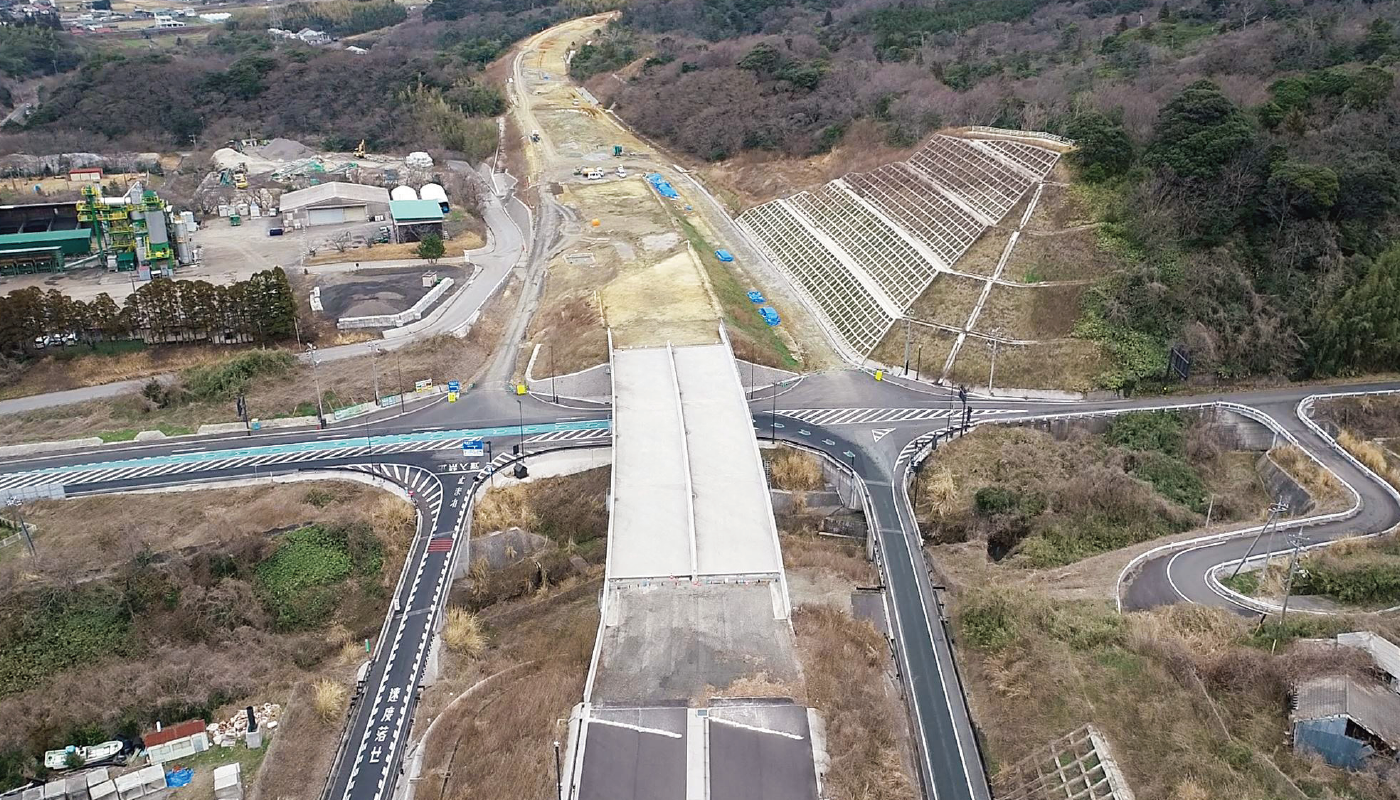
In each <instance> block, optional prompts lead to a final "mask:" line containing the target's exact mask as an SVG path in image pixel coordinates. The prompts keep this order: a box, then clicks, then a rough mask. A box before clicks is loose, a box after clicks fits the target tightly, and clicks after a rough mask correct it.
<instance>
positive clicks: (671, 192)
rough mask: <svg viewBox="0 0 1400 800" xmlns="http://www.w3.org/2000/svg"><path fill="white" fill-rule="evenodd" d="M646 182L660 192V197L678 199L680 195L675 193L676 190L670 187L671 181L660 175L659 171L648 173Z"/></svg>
mask: <svg viewBox="0 0 1400 800" xmlns="http://www.w3.org/2000/svg"><path fill="white" fill-rule="evenodd" d="M647 182H648V183H650V184H651V185H652V187H653V188H654V189H656V191H657V192H659V193H660V194H661V196H662V197H669V198H671V199H672V200H675V199H678V198H679V197H680V195H679V194H676V190H675V189H673V188H671V183H670V182H669V181H667V180H666V179H665V178H663V177H661V173H659V172H653V173H651V174H650V175H648V176H647Z"/></svg>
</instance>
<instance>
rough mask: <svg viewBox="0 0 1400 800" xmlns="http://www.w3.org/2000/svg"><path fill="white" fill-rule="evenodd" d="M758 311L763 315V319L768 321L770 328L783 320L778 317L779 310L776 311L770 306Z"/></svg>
mask: <svg viewBox="0 0 1400 800" xmlns="http://www.w3.org/2000/svg"><path fill="white" fill-rule="evenodd" d="M758 313H759V314H760V315H762V317H763V321H764V322H766V323H768V327H770V328H771V327H773V326H775V325H777V324H778V323H779V322H782V319H781V318H779V317H778V312H776V311H774V310H773V309H771V308H769V307H768V306H764V307H763V308H760V309H759V310H758Z"/></svg>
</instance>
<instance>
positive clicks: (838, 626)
mask: <svg viewBox="0 0 1400 800" xmlns="http://www.w3.org/2000/svg"><path fill="white" fill-rule="evenodd" d="M792 626H793V630H794V631H795V632H796V634H797V647H798V650H799V652H800V654H801V657H802V671H803V676H804V677H805V679H806V684H807V701H808V702H809V703H810V704H811V705H812V706H813V707H815V708H816V709H817V710H818V711H819V712H821V714H822V716H823V718H825V720H826V736H827V740H826V750H827V752H828V753H829V754H830V756H831V770H830V771H829V772H828V773H827V776H826V785H825V790H826V791H825V796H827V797H830V798H833V800H847V799H848V798H849V799H850V800H855V799H856V798H860V799H861V800H886V799H887V798H888V800H894V798H901V800H902V799H903V798H907V797H910V796H912V795H913V793H914V784H913V782H912V780H911V778H910V775H911V773H910V770H909V764H910V763H911V753H910V748H909V740H908V730H907V726H906V725H905V723H904V720H905V719H906V714H905V711H904V708H903V704H902V703H901V701H900V697H899V692H898V690H897V689H896V688H895V686H894V685H893V683H892V678H891V671H892V665H891V664H890V660H889V646H888V645H887V644H886V642H885V639H884V637H883V636H882V635H881V634H880V633H879V631H877V630H875V628H874V627H873V626H872V625H871V624H870V623H868V622H864V621H859V620H855V619H852V618H851V617H849V616H847V615H845V614H842V613H841V612H840V611H837V610H835V609H832V608H829V607H826V606H802V607H800V608H798V609H797V610H796V611H795V612H794V613H793V615H792Z"/></svg>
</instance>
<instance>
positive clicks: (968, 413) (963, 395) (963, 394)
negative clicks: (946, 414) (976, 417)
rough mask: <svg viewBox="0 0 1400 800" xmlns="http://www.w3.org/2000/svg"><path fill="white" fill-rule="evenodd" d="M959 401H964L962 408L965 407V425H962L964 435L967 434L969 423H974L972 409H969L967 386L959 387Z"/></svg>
mask: <svg viewBox="0 0 1400 800" xmlns="http://www.w3.org/2000/svg"><path fill="white" fill-rule="evenodd" d="M958 399H959V400H961V401H962V407H963V423H962V429H963V433H967V423H969V422H971V421H972V409H970V408H968V407H967V387H966V386H959V387H958Z"/></svg>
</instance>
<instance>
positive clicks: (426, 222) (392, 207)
mask: <svg viewBox="0 0 1400 800" xmlns="http://www.w3.org/2000/svg"><path fill="white" fill-rule="evenodd" d="M389 219H390V220H392V221H393V223H394V241H397V242H416V241H418V240H419V239H421V238H422V237H423V235H424V234H427V233H436V234H438V235H439V236H441V235H442V206H440V205H438V203H437V201H436V200H390V201H389Z"/></svg>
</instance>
